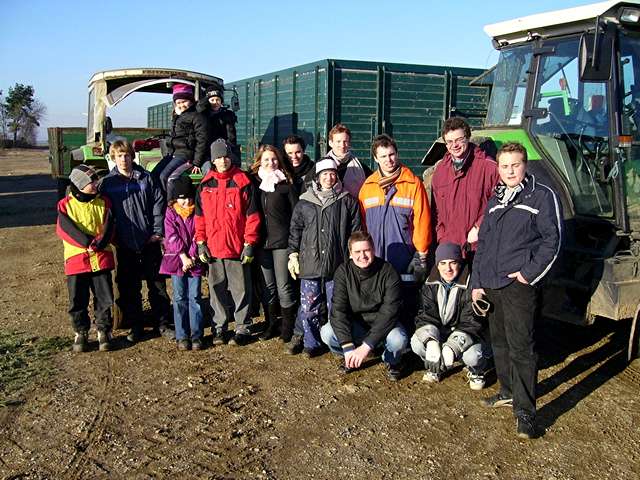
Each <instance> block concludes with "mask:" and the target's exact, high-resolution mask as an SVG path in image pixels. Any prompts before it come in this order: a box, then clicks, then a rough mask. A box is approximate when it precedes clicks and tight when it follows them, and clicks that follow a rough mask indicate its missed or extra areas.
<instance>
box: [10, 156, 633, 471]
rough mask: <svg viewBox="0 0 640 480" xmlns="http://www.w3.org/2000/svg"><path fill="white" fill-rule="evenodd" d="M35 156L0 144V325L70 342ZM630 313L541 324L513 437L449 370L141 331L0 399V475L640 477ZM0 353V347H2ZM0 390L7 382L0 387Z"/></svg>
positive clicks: (73, 358) (60, 359)
mask: <svg viewBox="0 0 640 480" xmlns="http://www.w3.org/2000/svg"><path fill="white" fill-rule="evenodd" d="M47 171H48V163H47V152H46V151H42V150H40V151H38V150H32V151H4V152H0V252H1V253H0V275H1V276H0V278H1V279H2V283H3V288H2V289H0V306H1V308H0V330H2V331H18V332H25V333H27V334H29V335H36V336H40V337H56V336H62V337H69V336H70V335H71V328H70V325H69V322H68V319H67V316H66V313H65V312H66V308H67V297H66V295H67V293H66V287H65V277H64V275H63V273H62V272H63V270H62V246H61V242H60V241H59V240H58V239H57V238H56V236H55V232H54V221H55V201H56V192H55V182H54V181H53V180H51V178H50V176H49V175H48V174H47ZM628 329H629V323H628V322H617V323H616V322H607V321H599V322H597V323H596V325H594V326H592V327H589V328H584V327H575V326H571V325H567V324H558V323H545V324H544V325H543V326H542V327H541V328H540V332H541V341H540V350H541V351H540V376H539V378H540V383H539V400H538V408H539V422H540V425H541V427H542V432H541V436H540V438H538V439H535V440H532V441H522V440H518V439H517V438H516V436H515V427H514V421H513V418H512V414H511V412H510V411H509V410H508V409H498V410H497V411H489V410H487V409H484V408H483V407H482V406H480V404H479V400H480V399H481V398H482V397H484V396H486V395H488V394H490V393H493V392H494V391H495V388H496V385H495V383H494V384H492V385H491V386H489V387H488V388H487V389H485V390H484V391H483V392H473V391H471V390H470V389H469V387H468V386H467V385H466V383H465V381H464V380H465V376H464V373H463V372H462V371H457V372H455V373H454V374H453V375H451V376H449V377H448V378H446V380H444V381H443V382H442V383H440V384H437V385H427V384H425V383H423V382H422V381H421V379H422V373H423V372H422V371H420V370H416V371H413V372H412V373H410V374H409V375H408V376H407V377H405V378H404V379H402V380H401V381H400V382H398V383H395V384H393V383H390V382H388V381H387V380H386V378H385V376H384V367H383V365H381V364H380V363H375V364H373V365H371V366H370V367H369V368H367V369H365V370H362V371H359V372H356V373H354V374H351V375H348V376H344V375H341V374H339V373H338V369H337V362H336V361H335V360H334V359H333V358H331V357H330V355H324V356H322V357H319V358H315V359H311V360H309V359H303V358H302V357H301V356H296V357H291V356H287V355H285V354H284V353H283V348H282V344H281V343H280V342H279V340H277V339H274V340H270V341H268V342H255V343H252V344H250V345H248V346H246V347H232V346H226V345H225V346H221V347H214V348H208V349H206V350H204V351H202V352H184V353H179V352H177V351H176V348H175V346H174V345H173V344H170V343H169V342H167V341H166V340H165V339H162V338H152V339H148V340H147V341H143V342H141V343H139V344H136V345H134V346H129V345H128V344H127V343H126V341H125V340H124V336H125V332H124V331H118V332H116V335H117V345H118V348H117V350H116V351H113V352H109V353H101V352H98V351H97V343H96V342H95V340H94V343H93V351H92V352H90V353H86V354H72V353H71V352H70V351H63V352H60V353H58V354H56V355H55V356H54V357H53V359H52V362H53V363H54V365H55V367H56V372H57V373H55V374H54V375H53V376H47V377H43V378H41V379H40V380H39V381H36V382H35V383H33V384H32V385H31V387H29V388H27V389H23V390H22V391H20V392H19V393H18V396H19V397H20V399H21V402H17V403H16V404H15V405H11V406H7V407H4V408H0V477H2V478H5V479H17V478H21V479H22V478H29V479H41V478H42V479H44V478H51V479H58V478H76V479H85V478H134V479H138V478H140V479H145V478H165V477H172V478H211V479H231V478H251V479H253V478H264V479H267V478H269V479H271V478H273V479H292V478H296V479H297V478H314V479H330V478H331V479H333V478H362V477H365V478H372V479H382V478H385V479H392V478H393V479H396V478H397V479H414V478H416V479H417V478H433V479H440V478H442V479H445V478H446V479H458V478H466V479H519V478H526V479H558V480H559V479H576V480H578V479H580V480H581V479H590V478H593V479H602V478H615V479H637V478H640V411H639V410H640V395H639V394H640V367H639V366H638V365H637V364H635V365H634V366H631V367H626V365H625V363H624V349H625V345H626V343H625V342H626V340H627V339H626V335H627V333H628ZM0 354H2V352H0ZM0 391H1V389H0Z"/></svg>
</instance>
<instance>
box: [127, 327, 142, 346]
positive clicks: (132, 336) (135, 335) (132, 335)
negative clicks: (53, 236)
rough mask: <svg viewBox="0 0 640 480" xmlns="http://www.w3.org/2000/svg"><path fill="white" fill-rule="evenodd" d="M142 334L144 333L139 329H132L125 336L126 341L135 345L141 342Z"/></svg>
mask: <svg viewBox="0 0 640 480" xmlns="http://www.w3.org/2000/svg"><path fill="white" fill-rule="evenodd" d="M143 333H144V332H143V331H142V330H141V329H137V328H132V329H131V331H130V332H129V335H127V341H129V342H131V343H137V342H139V341H140V340H142V335H143Z"/></svg>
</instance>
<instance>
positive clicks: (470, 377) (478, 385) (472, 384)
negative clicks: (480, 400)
mask: <svg viewBox="0 0 640 480" xmlns="http://www.w3.org/2000/svg"><path fill="white" fill-rule="evenodd" d="M467 382H469V388H470V389H471V390H482V389H483V388H484V385H485V379H484V374H483V373H475V372H473V371H472V370H467Z"/></svg>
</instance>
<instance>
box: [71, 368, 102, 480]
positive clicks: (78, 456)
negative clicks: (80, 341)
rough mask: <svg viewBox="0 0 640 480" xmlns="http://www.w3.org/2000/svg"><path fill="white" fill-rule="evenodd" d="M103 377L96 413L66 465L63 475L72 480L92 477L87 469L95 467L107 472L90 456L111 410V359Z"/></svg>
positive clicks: (100, 436)
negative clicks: (106, 416)
mask: <svg viewBox="0 0 640 480" xmlns="http://www.w3.org/2000/svg"><path fill="white" fill-rule="evenodd" d="M105 362H106V368H105V375H103V377H102V383H101V385H100V389H99V392H98V395H97V397H98V399H99V400H98V403H97V405H95V409H96V412H95V414H94V415H93V417H92V418H91V420H90V422H89V425H88V426H87V427H86V430H85V434H84V438H83V439H82V440H79V441H76V442H75V445H74V446H75V451H74V453H73V455H72V457H71V459H70V460H69V463H68V464H67V466H66V468H65V471H64V473H65V474H66V475H69V478H72V479H78V480H79V479H84V478H89V477H91V476H92V473H93V471H94V470H95V469H92V470H91V471H89V467H90V466H93V467H97V469H98V470H100V471H102V472H103V473H107V474H108V473H109V471H108V470H107V469H106V468H105V467H104V466H103V465H102V464H101V463H100V462H98V461H97V460H96V459H95V458H94V457H93V455H92V453H93V452H92V451H93V450H94V446H95V444H96V443H97V442H99V441H100V440H101V438H102V435H103V434H104V431H105V415H106V414H107V412H108V411H109V410H111V407H112V403H113V397H112V393H111V392H112V388H111V386H112V384H113V358H112V357H107V358H106V360H105Z"/></svg>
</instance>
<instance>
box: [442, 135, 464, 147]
mask: <svg viewBox="0 0 640 480" xmlns="http://www.w3.org/2000/svg"><path fill="white" fill-rule="evenodd" d="M468 141H469V139H468V138H467V137H460V138H456V139H455V140H446V141H445V142H444V143H446V144H447V147H452V146H454V145H464V144H465V143H467V142H468Z"/></svg>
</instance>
